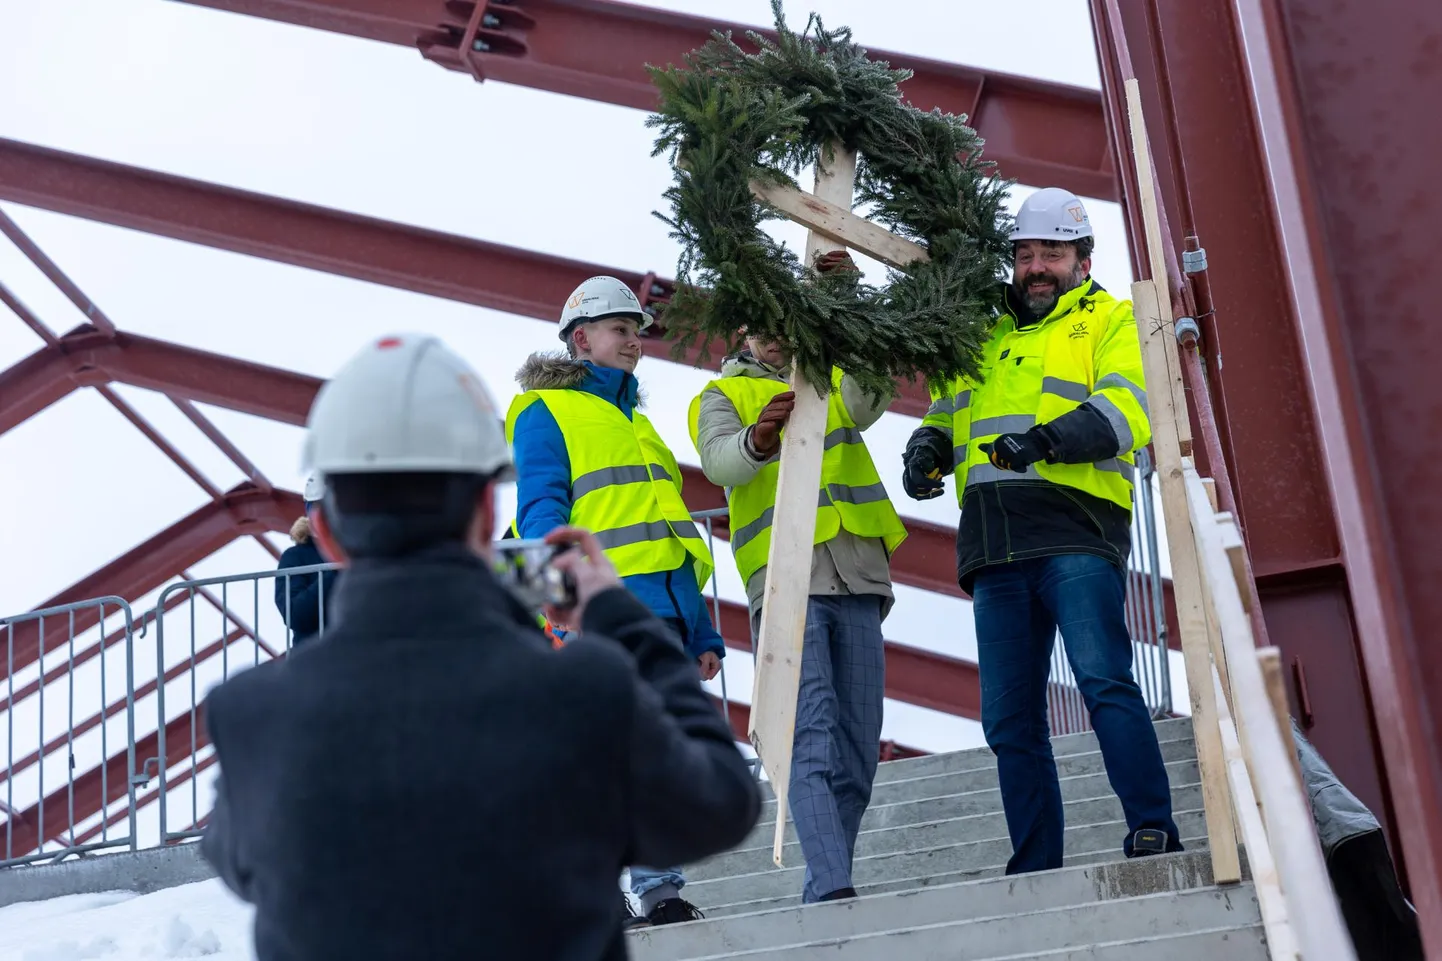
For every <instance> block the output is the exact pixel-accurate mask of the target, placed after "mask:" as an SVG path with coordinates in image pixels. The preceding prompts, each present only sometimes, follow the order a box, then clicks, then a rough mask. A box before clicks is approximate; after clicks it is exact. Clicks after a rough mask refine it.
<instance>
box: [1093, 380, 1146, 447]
mask: <svg viewBox="0 0 1442 961" xmlns="http://www.w3.org/2000/svg"><path fill="white" fill-rule="evenodd" d="M1091 405H1092V407H1094V408H1095V409H1096V411H1097V413H1099V414H1101V415H1102V416H1103V417H1105V418H1106V419H1107V423H1108V424H1110V425H1111V427H1112V433H1113V434H1116V435H1117V450H1119V451H1123V452H1129V451H1130V450H1131V449H1132V446H1133V444H1135V443H1136V438H1135V437H1134V436H1132V425H1131V422H1130V421H1128V420H1127V415H1126V414H1123V413H1122V409H1121V408H1120V407H1118V406H1117V405H1116V403H1115V402H1114V401H1113V400H1112V399H1111V398H1110V397H1108V396H1107V395H1106V394H1094V395H1092V398H1091Z"/></svg>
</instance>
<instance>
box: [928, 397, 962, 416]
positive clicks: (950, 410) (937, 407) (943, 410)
mask: <svg viewBox="0 0 1442 961" xmlns="http://www.w3.org/2000/svg"><path fill="white" fill-rule="evenodd" d="M954 413H956V398H955V397H938V398H936V400H934V401H932V402H931V406H930V407H928V408H926V416H927V417H931V416H933V415H935V414H954Z"/></svg>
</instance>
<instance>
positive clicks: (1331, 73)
mask: <svg viewBox="0 0 1442 961" xmlns="http://www.w3.org/2000/svg"><path fill="white" fill-rule="evenodd" d="M1227 6H1228V7H1229V8H1230V11H1229V12H1230V13H1231V14H1232V27H1233V29H1234V31H1235V34H1234V36H1233V38H1232V40H1233V42H1234V43H1235V44H1236V46H1237V49H1238V60H1239V61H1241V63H1242V65H1243V66H1245V68H1246V70H1245V73H1242V74H1241V76H1242V77H1243V78H1245V81H1246V82H1247V89H1246V90H1245V93H1246V94H1247V95H1248V97H1249V98H1250V100H1251V102H1252V112H1253V124H1254V127H1255V130H1256V135H1257V137H1258V140H1259V143H1258V147H1259V148H1260V149H1261V156H1260V157H1259V159H1260V160H1262V161H1263V163H1264V169H1263V171H1262V173H1263V174H1264V177H1265V182H1264V186H1265V188H1266V195H1265V197H1264V201H1265V202H1266V204H1267V207H1268V208H1269V209H1270V212H1271V218H1270V219H1271V225H1270V226H1271V227H1272V230H1273V233H1272V234H1271V235H1270V237H1269V238H1268V239H1269V240H1270V241H1271V242H1272V243H1274V244H1276V245H1278V246H1279V247H1280V248H1282V249H1283V250H1285V251H1286V254H1287V258H1286V261H1285V263H1284V267H1285V270H1284V271H1283V272H1282V273H1280V274H1278V275H1275V276H1273V277H1272V283H1273V284H1274V285H1276V286H1277V287H1280V288H1282V289H1283V290H1285V291H1286V292H1287V293H1289V294H1290V296H1291V299H1292V301H1293V302H1294V304H1295V310H1294V312H1292V313H1290V314H1288V315H1284V316H1283V317H1280V318H1278V320H1279V321H1282V320H1289V321H1291V324H1290V325H1288V327H1289V331H1290V332H1292V333H1294V334H1295V336H1296V337H1297V339H1298V341H1299V342H1300V343H1299V346H1300V348H1301V349H1302V350H1303V351H1305V356H1306V358H1307V360H1308V361H1309V371H1308V374H1309V376H1307V377H1305V378H1302V379H1301V382H1300V386H1301V387H1302V388H1303V389H1304V392H1305V393H1304V397H1305V398H1306V399H1307V400H1308V401H1310V403H1309V405H1308V407H1309V410H1308V414H1309V415H1310V417H1311V418H1312V419H1313V421H1312V422H1313V423H1315V424H1318V425H1321V426H1322V428H1323V429H1322V430H1321V431H1319V432H1317V433H1316V434H1315V435H1313V436H1309V437H1308V438H1307V439H1308V440H1309V441H1311V442H1312V443H1313V444H1316V443H1318V441H1320V447H1321V456H1320V457H1318V458H1317V461H1316V463H1315V466H1318V467H1321V468H1323V470H1324V471H1325V472H1323V471H1321V470H1319V471H1318V474H1317V475H1314V476H1316V477H1318V479H1319V480H1320V478H1321V477H1325V478H1326V479H1327V481H1328V482H1329V487H1330V493H1331V497H1332V502H1333V507H1334V509H1335V510H1336V515H1337V533H1338V536H1339V540H1340V542H1341V543H1340V550H1341V553H1342V555H1343V557H1344V558H1345V563H1346V576H1347V581H1346V584H1345V585H1338V586H1337V588H1336V589H1335V590H1334V592H1333V593H1334V595H1335V596H1336V598H1337V601H1336V608H1337V609H1338V613H1339V615H1342V616H1345V617H1346V619H1347V620H1346V623H1347V626H1348V627H1353V626H1354V625H1355V631H1356V637H1357V640H1358V641H1359V642H1360V643H1359V645H1358V647H1359V648H1360V655H1361V659H1362V661H1363V663H1364V664H1365V667H1366V677H1367V681H1368V684H1369V687H1370V693H1371V699H1370V706H1371V707H1372V709H1373V711H1374V712H1375V713H1374V715H1373V719H1374V720H1375V723H1376V730H1377V738H1376V740H1377V741H1378V742H1379V743H1380V748H1381V751H1382V754H1383V755H1384V756H1385V758H1386V763H1387V777H1388V781H1389V783H1390V786H1391V800H1392V804H1393V806H1394V808H1395V821H1394V823H1395V827H1396V832H1397V835H1399V836H1400V841H1401V843H1400V844H1398V845H1397V846H1395V847H1394V848H1393V853H1394V854H1395V855H1398V856H1399V857H1402V858H1405V862H1406V865H1407V873H1408V879H1409V881H1410V886H1411V890H1412V895H1413V901H1414V902H1415V903H1416V907H1417V917H1418V919H1419V922H1420V924H1421V928H1422V936H1423V941H1424V943H1425V944H1426V948H1427V956H1428V957H1442V650H1439V648H1438V645H1437V643H1436V640H1435V633H1436V625H1437V624H1438V623H1442V596H1439V595H1438V591H1437V585H1438V583H1442V552H1439V550H1438V545H1437V541H1438V536H1439V533H1442V513H1439V511H1438V509H1437V506H1436V501H1435V498H1434V497H1433V495H1432V492H1433V491H1436V490H1437V489H1439V486H1442V468H1439V462H1438V440H1437V437H1436V434H1435V431H1433V430H1431V429H1430V428H1429V425H1433V424H1436V423H1438V421H1439V418H1442V380H1439V378H1438V376H1437V370H1438V360H1439V349H1438V346H1437V344H1436V342H1435V339H1434V338H1433V337H1432V336H1430V333H1429V330H1430V329H1429V328H1427V327H1426V322H1425V321H1424V320H1423V318H1426V317H1428V316H1431V314H1432V312H1433V311H1434V310H1435V300H1436V293H1435V288H1436V281H1435V279H1434V275H1433V274H1432V273H1431V271H1430V270H1429V269H1428V266H1427V260H1426V258H1419V257H1418V256H1416V254H1415V253H1414V251H1415V250H1417V249H1419V248H1418V247H1417V246H1416V245H1417V244H1418V243H1421V244H1423V245H1424V246H1425V243H1426V242H1425V241H1422V240H1420V238H1421V237H1422V236H1423V235H1424V234H1425V233H1426V231H1425V230H1423V231H1415V230H1414V231H1408V230H1407V229H1406V227H1405V226H1404V225H1411V224H1418V225H1420V224H1429V223H1435V222H1436V221H1437V219H1438V217H1439V216H1442V199H1439V197H1438V191H1437V163H1436V158H1437V157H1438V156H1439V154H1442V129H1439V125H1438V124H1437V123H1436V122H1435V120H1434V121H1432V122H1422V123H1418V124H1410V123H1405V122H1404V123H1401V124H1399V123H1398V122H1397V118H1399V117H1427V116H1434V117H1435V115H1436V99H1437V93H1438V74H1437V66H1436V64H1437V55H1438V49H1439V44H1442V6H1439V5H1438V4H1436V3H1414V2H1409V0H1372V2H1368V3H1365V4H1358V3H1342V2H1338V0H1321V2H1308V3H1305V4H1303V3H1300V2H1297V0H1232V2H1231V3H1229V4H1228V5H1227ZM1380 105H1385V109H1382V108H1381V107H1380ZM1214 273H1215V272H1214ZM1215 286H1216V279H1215V277H1214V279H1213V287H1214V289H1215ZM1253 316H1256V315H1255V314H1253ZM1419 322H1420V323H1422V325H1423V326H1422V327H1419ZM1231 356H1232V355H1231V354H1230V353H1229V354H1228V355H1227V359H1228V369H1230V363H1231ZM1298 426H1300V425H1298ZM1419 428H1420V429H1419ZM1308 466H1314V465H1311V464H1309V465H1308ZM1347 588H1350V592H1349V591H1348V590H1347ZM1338 653H1339V654H1346V655H1353V654H1354V649H1351V648H1349V649H1347V650H1346V651H1340V650H1339V652H1338ZM1309 663H1310V664H1311V670H1312V677H1313V680H1312V682H1311V683H1312V685H1313V687H1314V690H1315V688H1317V687H1320V686H1321V685H1320V679H1323V678H1325V677H1326V676H1327V675H1329V674H1334V675H1341V676H1343V677H1344V678H1345V679H1346V680H1347V681H1348V682H1351V681H1352V679H1353V677H1354V676H1355V670H1356V668H1355V665H1354V664H1353V663H1352V662H1351V661H1350V660H1348V661H1347V662H1345V663H1344V664H1342V665H1333V664H1331V663H1329V662H1326V661H1320V660H1319V659H1309ZM1324 697H1325V694H1323V695H1322V696H1318V695H1317V694H1316V693H1314V695H1313V697H1312V701H1313V703H1314V704H1317V705H1318V709H1319V712H1320V710H1321V709H1324V708H1325V709H1328V710H1330V709H1332V705H1330V704H1327V703H1326V702H1325V701H1324V699H1323V698H1324ZM1353 703H1354V704H1356V706H1357V707H1358V708H1364V707H1366V706H1367V705H1366V703H1365V701H1362V699H1360V698H1357V699H1356V700H1355V701H1354V702H1353ZM1348 706H1351V705H1348ZM1359 721H1360V714H1359V715H1354V716H1353V717H1352V718H1351V722H1352V723H1353V724H1355V725H1356V726H1357V727H1358V728H1362V727H1363V725H1362V724H1361V723H1359ZM1339 723H1342V721H1341V719H1340V718H1339ZM1329 757H1330V756H1329ZM1339 773H1340V772H1339Z"/></svg>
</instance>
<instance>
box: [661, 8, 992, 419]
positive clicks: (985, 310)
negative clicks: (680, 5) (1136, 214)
mask: <svg viewBox="0 0 1442 961" xmlns="http://www.w3.org/2000/svg"><path fill="white" fill-rule="evenodd" d="M772 12H773V14H774V16H775V19H776V30H777V34H778V39H777V41H776V42H774V43H773V42H771V41H770V40H768V39H766V38H765V37H762V36H761V35H759V34H756V33H748V38H749V39H750V41H751V42H752V43H753V44H755V45H756V46H757V47H759V51H758V52H757V53H754V54H751V53H747V52H746V51H744V50H742V49H741V48H740V47H739V46H737V45H736V44H735V43H734V42H733V41H732V40H731V38H730V35H729V34H726V35H723V34H719V33H718V34H716V35H715V36H714V37H713V39H712V40H711V41H710V42H708V43H707V44H706V45H705V46H704V47H702V48H700V49H699V50H696V51H693V52H692V53H691V54H688V55H687V56H686V57H685V65H684V66H681V67H676V66H668V67H665V68H656V67H652V68H650V72H651V77H652V80H653V82H654V83H655V85H656V86H657V88H658V89H659V90H660V94H661V105H660V107H659V109H658V111H657V112H656V114H655V115H653V116H652V117H651V118H649V120H648V121H647V122H648V124H649V125H650V126H653V127H657V128H659V129H660V131H661V133H660V136H659V137H658V139H657V141H656V149H655V151H654V154H661V153H664V152H666V151H670V152H671V155H672V160H673V163H675V164H676V175H675V184H674V185H673V186H672V187H671V188H670V189H669V190H667V191H666V194H665V196H666V199H667V200H668V201H669V203H670V206H671V212H670V216H662V218H661V219H662V220H664V221H665V222H666V223H668V224H669V225H670V226H671V227H672V235H673V236H674V237H676V239H677V240H679V241H680V242H681V245H682V254H681V261H680V265H679V268H678V271H677V273H678V284H677V291H676V295H675V296H674V298H673V299H672V301H671V304H670V306H669V307H668V308H667V311H666V321H667V326H668V327H669V328H670V329H671V330H672V331H673V332H674V333H675V334H676V335H677V338H678V343H677V350H678V352H679V351H681V350H684V349H685V348H686V347H687V346H689V345H692V344H694V343H696V342H697V341H698V340H699V341H701V342H702V343H703V344H704V343H707V342H710V341H712V340H717V339H719V340H721V341H723V342H724V343H725V345H726V347H727V349H728V350H735V349H738V348H739V346H740V344H741V342H742V340H743V334H742V330H743V328H744V329H746V330H749V331H750V332H751V333H752V334H754V335H758V336H762V337H765V338H769V339H774V340H777V341H779V342H781V343H782V344H785V345H787V346H788V347H789V348H790V350H791V353H792V357H793V364H794V366H795V369H797V370H798V371H799V372H800V373H801V374H802V375H804V377H805V379H806V381H807V382H808V383H810V384H814V385H818V389H822V390H824V389H826V388H825V385H829V384H830V383H831V369H832V367H833V366H836V367H840V368H842V369H843V370H845V371H846V372H847V373H849V374H851V375H852V377H854V378H855V379H856V381H857V383H858V384H859V385H860V386H862V387H863V388H864V389H866V390H867V391H868V392H871V393H873V394H875V395H882V394H884V393H887V392H890V391H892V390H893V386H892V385H893V381H895V380H896V379H898V378H911V377H920V378H922V379H924V380H926V381H927V382H928V383H932V384H941V383H944V382H946V381H949V380H951V379H952V378H954V377H956V376H958V375H961V374H967V375H973V376H974V375H976V374H977V373H978V369H977V358H978V356H979V353H980V350H981V347H982V345H983V344H984V343H985V340H986V333H987V330H988V329H989V327H990V325H991V323H992V318H993V312H992V309H993V307H994V306H995V303H996V292H997V290H998V284H997V280H998V278H999V277H1001V276H1002V275H1003V274H1004V271H1005V269H1006V267H1007V266H1008V264H1009V261H1010V256H1011V250H1010V244H1009V243H1008V242H1007V239H1006V237H1007V229H1008V227H1009V217H1007V216H1006V214H1005V212H1004V209H1003V206H1002V198H1003V196H1004V195H1005V193H1006V191H1007V189H1008V188H1009V186H1010V184H1009V182H1007V181H1004V180H1001V179H999V178H997V177H996V176H995V174H994V169H993V168H994V166H995V165H994V164H992V163H990V162H987V161H983V160H982V159H981V146H982V141H981V138H980V137H978V136H977V133H976V131H975V130H973V129H972V128H970V127H968V126H966V124H965V122H964V121H965V118H964V117H957V116H953V115H950V114H944V113H941V112H940V111H939V110H938V111H932V112H930V113H927V112H924V111H921V110H918V109H917V108H916V107H913V106H911V105H910V104H907V103H904V102H903V101H902V99H901V95H900V91H899V89H898V84H899V83H900V82H902V81H904V80H906V79H908V78H909V77H910V72H909V71H906V70H893V69H891V67H890V66H889V65H887V64H885V63H878V62H874V61H872V60H869V59H867V56H866V51H865V50H863V49H862V48H860V47H859V46H857V45H856V44H855V43H853V42H852V40H851V33H850V31H849V30H847V29H845V28H843V29H840V30H834V31H828V30H826V29H825V28H824V26H823V25H822V23H821V21H820V19H819V18H817V17H816V16H814V15H813V16H812V17H811V18H810V20H809V21H808V24H807V29H806V31H805V32H804V33H803V34H801V35H797V34H795V33H792V32H790V31H789V30H788V29H787V27H786V23H785V20H784V17H783V15H782V11H781V3H780V0H773V2H772ZM836 145H839V146H840V147H841V148H842V149H843V150H846V151H854V152H855V153H856V154H858V155H859V158H858V161H857V172H856V187H855V189H856V196H855V200H856V201H857V202H858V203H860V204H861V205H863V206H865V207H867V208H869V211H870V213H871V216H872V218H873V219H874V220H876V221H877V222H879V223H881V224H884V225H885V226H886V227H888V228H890V229H891V230H892V231H893V232H894V233H896V234H898V235H900V236H901V237H903V238H906V239H908V240H912V241H915V242H917V243H919V244H920V245H921V246H922V248H924V250H925V252H926V254H927V255H929V256H928V259H925V260H921V261H913V262H911V263H909V264H906V265H905V266H904V267H902V269H900V270H893V271H892V272H891V274H890V278H889V280H890V283H889V284H888V285H887V286H885V287H874V286H871V285H868V284H865V283H862V282H860V279H859V278H858V277H857V276H856V275H855V274H854V273H851V272H848V271H841V272H836V273H832V274H823V275H818V274H816V273H815V272H813V271H811V270H809V268H808V267H807V266H805V265H803V264H802V262H801V261H800V259H799V258H798V257H797V256H796V254H794V253H793V252H791V251H790V250H788V249H787V248H786V247H785V246H784V245H782V244H781V243H779V242H777V241H776V240H774V239H773V238H772V237H770V236H769V235H768V234H767V233H766V232H765V231H763V230H762V229H761V225H762V223H763V222H765V221H766V220H770V219H775V218H777V217H779V216H782V215H781V214H780V213H779V212H778V210H777V209H776V208H775V207H774V206H772V205H771V204H768V203H762V202H759V201H758V200H757V197H756V194H755V193H754V192H753V184H754V185H756V186H757V187H758V188H762V189H764V188H766V187H768V186H769V187H781V188H788V187H789V188H792V189H793V190H794V189H795V188H796V184H795V180H794V176H795V174H797V173H799V172H800V171H801V169H802V168H803V167H806V166H808V165H810V164H814V163H816V162H817V161H818V160H820V161H822V162H823V163H825V162H826V161H827V160H828V159H829V156H830V151H831V150H834V149H835V146H836Z"/></svg>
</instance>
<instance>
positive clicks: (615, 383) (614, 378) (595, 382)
mask: <svg viewBox="0 0 1442 961" xmlns="http://www.w3.org/2000/svg"><path fill="white" fill-rule="evenodd" d="M581 363H583V364H584V365H585V367H586V376H585V377H583V378H582V379H581V382H580V383H579V384H577V385H576V389H577V390H584V391H585V392H586V393H588V394H595V395H596V396H597V397H601V398H604V399H605V400H608V401H610V402H611V403H612V404H615V405H616V406H617V407H619V408H621V412H622V413H624V414H625V415H626V416H627V417H629V416H631V411H633V410H635V408H636V403H637V399H638V397H639V395H640V389H641V385H640V383H639V382H638V381H637V380H636V375H635V374H632V373H629V372H628V371H624V370H618V369H616V368H614V367H598V366H597V365H595V364H593V363H591V362H590V361H589V360H585V361H582V362H581Z"/></svg>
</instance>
